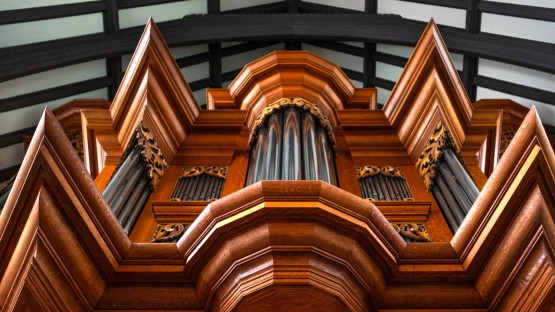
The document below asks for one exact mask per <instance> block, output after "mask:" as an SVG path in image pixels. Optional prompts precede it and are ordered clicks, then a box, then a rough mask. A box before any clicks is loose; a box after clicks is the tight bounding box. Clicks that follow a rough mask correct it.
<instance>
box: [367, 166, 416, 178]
mask: <svg viewBox="0 0 555 312" xmlns="http://www.w3.org/2000/svg"><path fill="white" fill-rule="evenodd" d="M378 174H383V175H384V176H386V177H392V178H398V179H405V177H404V176H403V173H401V168H399V167H394V166H372V165H369V166H364V167H358V168H357V175H358V178H359V179H361V178H366V177H371V176H375V175H378Z"/></svg>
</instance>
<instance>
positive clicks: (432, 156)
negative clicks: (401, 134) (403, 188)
mask: <svg viewBox="0 0 555 312" xmlns="http://www.w3.org/2000/svg"><path fill="white" fill-rule="evenodd" d="M446 146H453V143H452V139H451V136H450V134H449V130H448V129H447V128H446V127H445V126H444V125H443V123H442V122H441V121H440V122H439V123H438V124H437V126H436V127H435V129H434V132H433V133H432V135H431V136H430V139H428V142H426V146H425V147H424V150H423V151H422V154H420V157H418V161H417V162H416V167H417V168H418V172H419V173H420V176H422V180H423V181H424V185H425V186H426V189H428V190H430V189H431V188H432V186H433V184H434V179H435V177H436V170H437V162H438V161H439V159H440V158H441V155H442V151H441V150H442V149H443V148H444V147H446Z"/></svg>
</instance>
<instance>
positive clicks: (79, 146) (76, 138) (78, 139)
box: [67, 129, 85, 160]
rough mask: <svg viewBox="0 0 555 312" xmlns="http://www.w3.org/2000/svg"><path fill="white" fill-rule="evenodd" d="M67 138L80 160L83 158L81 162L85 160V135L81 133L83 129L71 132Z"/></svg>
mask: <svg viewBox="0 0 555 312" xmlns="http://www.w3.org/2000/svg"><path fill="white" fill-rule="evenodd" d="M67 137H68V139H69V141H70V142H71V145H72V146H73V148H74V149H75V151H76V152H77V155H79V158H81V160H84V159H85V152H84V148H83V134H82V133H81V129H79V130H75V131H71V132H70V133H68V134H67Z"/></svg>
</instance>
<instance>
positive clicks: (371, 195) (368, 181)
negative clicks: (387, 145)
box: [357, 165, 413, 200]
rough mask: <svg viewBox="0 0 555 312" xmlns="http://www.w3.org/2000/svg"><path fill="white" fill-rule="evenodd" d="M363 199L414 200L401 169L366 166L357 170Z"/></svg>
mask: <svg viewBox="0 0 555 312" xmlns="http://www.w3.org/2000/svg"><path fill="white" fill-rule="evenodd" d="M357 175H358V183H359V186H360V190H361V192H362V197H363V198H366V199H369V200H413V198H412V194H411V192H410V189H409V186H408V185H407V181H406V180H405V177H404V176H403V174H402V173H401V168H399V167H394V166H383V167H380V166H371V165H369V166H364V167H358V168H357Z"/></svg>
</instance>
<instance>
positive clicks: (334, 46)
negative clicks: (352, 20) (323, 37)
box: [305, 41, 364, 57]
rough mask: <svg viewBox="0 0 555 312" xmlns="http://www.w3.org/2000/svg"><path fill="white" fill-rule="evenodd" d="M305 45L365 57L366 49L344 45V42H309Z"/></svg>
mask: <svg viewBox="0 0 555 312" xmlns="http://www.w3.org/2000/svg"><path fill="white" fill-rule="evenodd" d="M305 43H307V44H310V45H313V46H316V47H320V48H324V49H328V50H332V51H337V52H342V53H347V54H349V55H353V56H360V57H364V48H361V47H357V46H353V45H350V44H346V43H342V42H334V41H307V42H305Z"/></svg>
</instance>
